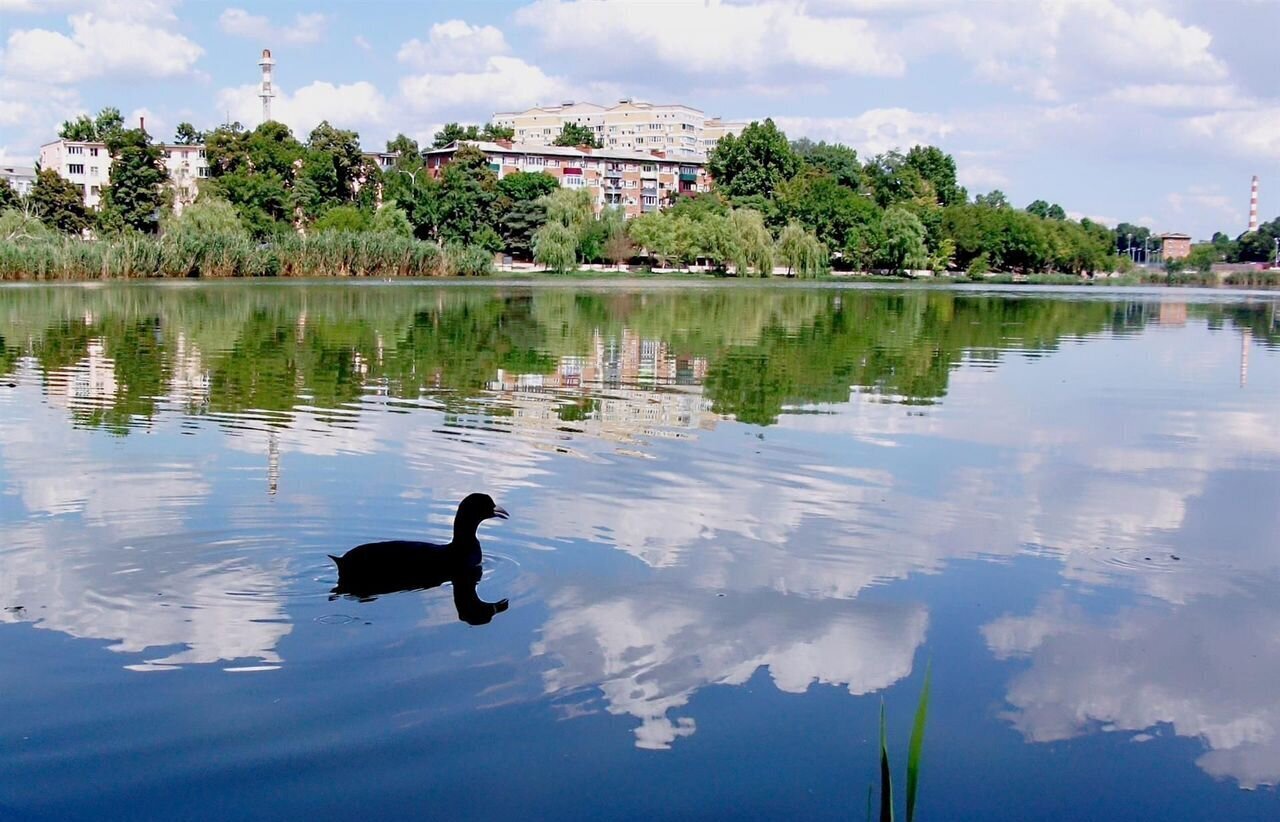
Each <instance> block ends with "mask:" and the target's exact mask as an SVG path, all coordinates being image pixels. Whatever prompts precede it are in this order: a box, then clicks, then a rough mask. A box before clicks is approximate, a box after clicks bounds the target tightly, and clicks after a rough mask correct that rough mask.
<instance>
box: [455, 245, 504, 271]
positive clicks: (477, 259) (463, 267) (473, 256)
mask: <svg viewBox="0 0 1280 822" xmlns="http://www.w3.org/2000/svg"><path fill="white" fill-rule="evenodd" d="M444 257H445V273H446V274H450V275H453V276H456V277H483V276H484V275H486V274H489V273H491V272H492V271H493V254H491V253H490V252H489V251H488V250H487V249H484V248H480V247H478V246H473V245H460V244H458V243H450V244H449V245H447V246H445V248H444Z"/></svg>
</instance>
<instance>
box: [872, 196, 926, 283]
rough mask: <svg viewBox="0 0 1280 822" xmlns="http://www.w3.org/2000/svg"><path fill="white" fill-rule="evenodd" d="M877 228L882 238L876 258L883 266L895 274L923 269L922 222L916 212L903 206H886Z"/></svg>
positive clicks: (924, 254) (924, 256) (924, 262)
mask: <svg viewBox="0 0 1280 822" xmlns="http://www.w3.org/2000/svg"><path fill="white" fill-rule="evenodd" d="M881 230H882V232H883V237H882V238H881V244H880V249H879V261H880V264H881V265H883V266H884V267H885V268H888V269H889V270H891V271H893V272H895V273H905V272H907V271H909V270H913V269H919V268H924V266H925V265H926V264H927V263H928V256H927V252H926V250H925V244H924V234H925V232H924V224H923V223H921V222H920V219H919V218H918V217H916V215H914V214H912V213H911V212H910V211H907V210H906V209H904V208H900V207H896V206H895V207H893V208H890V209H888V210H886V211H885V213H884V219H883V220H882V221H881Z"/></svg>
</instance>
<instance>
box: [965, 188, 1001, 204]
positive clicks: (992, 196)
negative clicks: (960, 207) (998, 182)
mask: <svg viewBox="0 0 1280 822" xmlns="http://www.w3.org/2000/svg"><path fill="white" fill-rule="evenodd" d="M973 204H974V205H977V206H982V207H983V208H1008V207H1009V198H1008V197H1006V196H1004V192H1003V191H1001V190H1000V189H998V188H997V189H995V190H993V191H992V192H991V193H989V194H979V195H978V196H976V197H974V198H973Z"/></svg>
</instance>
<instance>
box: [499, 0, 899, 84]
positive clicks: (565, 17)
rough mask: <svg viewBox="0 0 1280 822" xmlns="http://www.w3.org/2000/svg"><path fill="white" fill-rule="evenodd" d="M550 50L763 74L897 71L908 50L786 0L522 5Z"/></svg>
mask: <svg viewBox="0 0 1280 822" xmlns="http://www.w3.org/2000/svg"><path fill="white" fill-rule="evenodd" d="M516 21H517V22H519V23H521V24H522V25H526V26H529V27H530V28H533V29H535V30H537V31H538V32H539V33H540V35H541V37H542V41H543V44H544V45H545V46H546V47H547V48H550V49H555V50H557V51H564V52H578V53H585V54H591V55H596V56H598V57H600V58H602V61H601V62H599V63H597V64H595V65H594V66H593V68H595V69H596V70H598V71H608V70H609V69H610V67H611V66H613V65H615V64H618V63H621V62H627V61H630V63H631V65H633V66H635V65H640V66H649V65H652V63H653V62H655V61H656V62H658V63H662V64H664V65H665V66H666V67H667V68H673V69H676V70H677V71H680V72H685V73H690V74H698V75H707V74H719V75H738V74H747V75H752V76H758V75H762V74H766V73H768V72H770V71H772V70H775V69H779V68H797V69H804V70H810V71H811V70H815V69H816V70H821V71H831V72H841V73H846V74H854V75H867V76H897V75H901V74H902V73H903V71H904V70H905V68H906V62H905V60H904V59H903V57H902V56H901V55H900V54H899V53H898V52H897V51H895V50H893V49H891V48H889V46H888V45H887V43H886V42H885V40H884V38H883V37H882V36H881V35H880V33H879V32H877V31H875V30H874V29H873V28H872V27H871V25H870V24H869V23H867V22H866V21H865V20H861V19H857V18H851V17H815V16H813V15H811V14H809V13H808V11H807V10H806V8H805V6H804V4H802V3H798V2H787V1H786V0H770V2H761V3H754V4H751V5H736V4H731V3H727V2H722V0H673V2H667V3H664V4H663V5H662V6H661V7H660V8H655V6H654V5H653V4H652V3H647V2H643V0H619V2H613V3H599V2H593V0H537V2H534V3H532V4H531V5H529V6H526V7H524V8H522V9H520V10H519V11H517V12H516Z"/></svg>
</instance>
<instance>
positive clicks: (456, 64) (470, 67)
mask: <svg viewBox="0 0 1280 822" xmlns="http://www.w3.org/2000/svg"><path fill="white" fill-rule="evenodd" d="M509 51H510V49H509V48H508V46H507V40H506V38H505V37H504V36H503V34H502V32H501V31H500V30H499V29H497V28H494V27H493V26H472V25H470V24H468V23H466V22H464V21H462V20H448V21H446V22H444V23H436V24H435V25H433V26H432V27H431V31H430V32H429V33H428V36H427V41H426V42H425V43H424V42H422V41H421V40H419V39H417V38H414V39H412V40H410V41H408V42H407V43H405V44H404V45H403V46H401V47H400V51H399V52H398V53H397V54H396V59H397V60H399V61H400V62H401V63H404V64H405V65H407V66H409V67H410V68H414V69H419V70H422V71H440V72H449V71H455V72H464V71H466V72H476V71H483V70H485V68H486V67H487V64H488V60H489V58H490V57H493V56H495V55H502V54H507V53H508V52H509Z"/></svg>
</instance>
